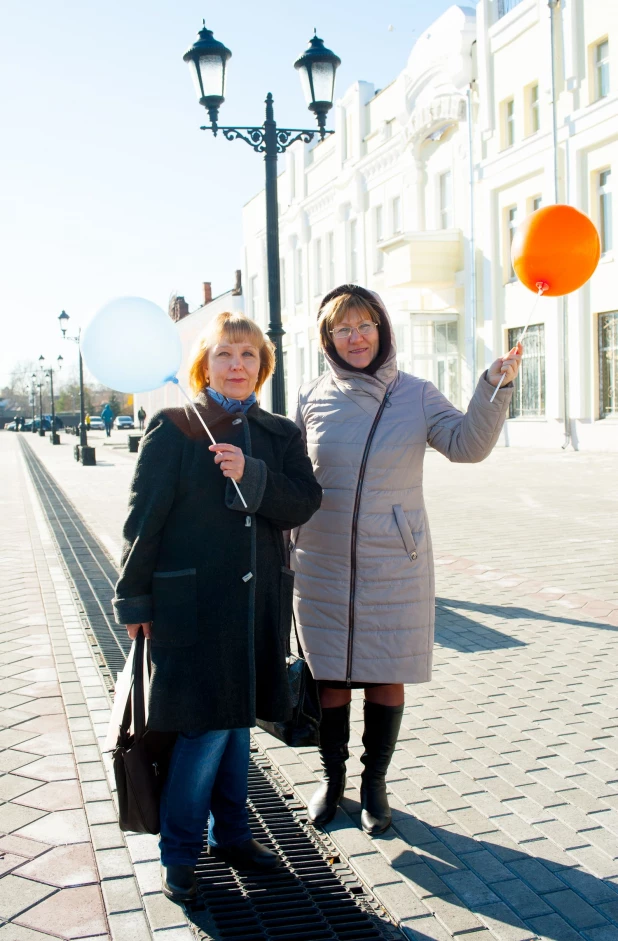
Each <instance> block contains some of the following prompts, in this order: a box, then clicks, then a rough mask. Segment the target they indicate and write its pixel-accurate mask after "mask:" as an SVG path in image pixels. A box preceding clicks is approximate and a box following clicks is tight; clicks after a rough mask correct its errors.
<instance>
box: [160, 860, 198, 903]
mask: <svg viewBox="0 0 618 941" xmlns="http://www.w3.org/2000/svg"><path fill="white" fill-rule="evenodd" d="M161 887H162V889H163V895H167V897H168V899H171V900H172V902H188V901H190V899H194V898H195V896H196V895H197V880H196V878H195V870H194V867H193V866H163V865H162V866H161Z"/></svg>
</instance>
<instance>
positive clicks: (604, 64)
mask: <svg viewBox="0 0 618 941" xmlns="http://www.w3.org/2000/svg"><path fill="white" fill-rule="evenodd" d="M594 82H595V97H596V98H597V99H598V98H607V96H608V95H609V41H608V40H607V39H604V40H603V41H602V42H600V43H597V45H596V46H595V47H594Z"/></svg>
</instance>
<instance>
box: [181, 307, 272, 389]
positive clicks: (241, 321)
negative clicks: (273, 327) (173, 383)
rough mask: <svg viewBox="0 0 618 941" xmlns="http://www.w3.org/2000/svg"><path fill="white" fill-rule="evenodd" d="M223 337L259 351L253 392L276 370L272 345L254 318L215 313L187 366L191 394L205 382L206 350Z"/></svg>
mask: <svg viewBox="0 0 618 941" xmlns="http://www.w3.org/2000/svg"><path fill="white" fill-rule="evenodd" d="M222 340H225V341H227V342H228V343H251V344H253V346H256V347H257V348H258V350H259V352H260V371H259V373H258V378H257V382H256V384H255V392H256V395H257V394H258V393H259V391H260V389H261V388H262V386H263V385H264V383H265V382H266V380H267V379H270V377H271V376H272V374H273V372H274V371H275V347H274V345H273V344H272V343H271V341H270V340H269V339H268V337H267V336H265V335H264V333H263V331H262V329H261V327H260V326H258V324H257V323H256V322H255V320H251V319H250V317H246V316H245V315H244V314H231V313H228V312H225V313H222V314H218V315H217V316H216V317H214V318H213V320H211V322H210V323H209V324H208V326H207V327H206V329H205V330H204V332H203V333H202V334H201V335H200V336H199V337H198V339H197V341H196V343H195V346H194V348H193V352H192V354H191V363H190V365H189V384H190V386H191V390H192V391H193V393H194V394H197V393H198V392H201V391H202V389H204V388H206V386H207V385H208V377H207V371H208V352H209V350H211V349H212V347H213V346H216V344H217V343H220V342H221V341H222Z"/></svg>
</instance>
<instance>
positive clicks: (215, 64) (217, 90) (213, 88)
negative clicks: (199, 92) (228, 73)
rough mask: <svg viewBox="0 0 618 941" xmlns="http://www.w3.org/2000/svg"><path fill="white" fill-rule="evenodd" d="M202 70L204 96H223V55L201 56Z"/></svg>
mask: <svg viewBox="0 0 618 941" xmlns="http://www.w3.org/2000/svg"><path fill="white" fill-rule="evenodd" d="M200 71H201V73H202V87H203V89H204V97H205V98H208V97H209V96H210V95H215V96H217V97H220V98H222V97H223V91H224V89H223V76H224V65H223V62H222V61H221V56H201V58H200Z"/></svg>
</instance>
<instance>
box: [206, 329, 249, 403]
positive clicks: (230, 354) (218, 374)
mask: <svg viewBox="0 0 618 941" xmlns="http://www.w3.org/2000/svg"><path fill="white" fill-rule="evenodd" d="M259 372H260V351H259V349H258V348H257V346H254V345H253V344H252V343H230V342H228V341H227V340H226V339H225V337H222V338H221V340H220V341H219V343H217V344H216V345H215V346H213V347H211V348H210V350H209V351H208V363H207V369H206V375H207V378H208V384H209V385H210V387H211V388H212V389H214V390H215V392H220V393H221V394H222V395H226V396H227V397H228V399H246V398H248V397H249V396H250V395H251V393H252V392H253V391H254V390H255V384H256V382H257V380H258V375H259Z"/></svg>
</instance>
